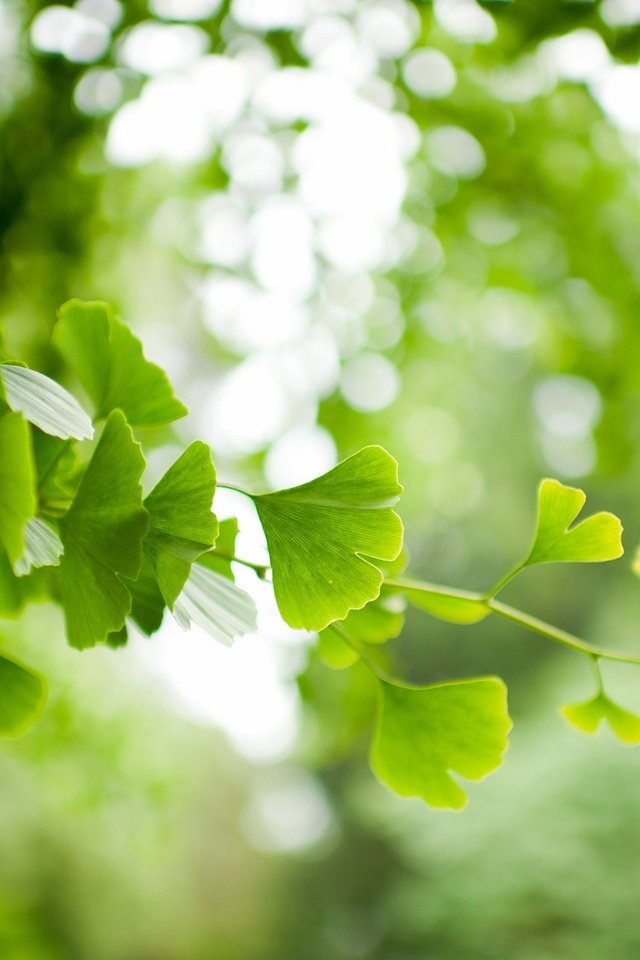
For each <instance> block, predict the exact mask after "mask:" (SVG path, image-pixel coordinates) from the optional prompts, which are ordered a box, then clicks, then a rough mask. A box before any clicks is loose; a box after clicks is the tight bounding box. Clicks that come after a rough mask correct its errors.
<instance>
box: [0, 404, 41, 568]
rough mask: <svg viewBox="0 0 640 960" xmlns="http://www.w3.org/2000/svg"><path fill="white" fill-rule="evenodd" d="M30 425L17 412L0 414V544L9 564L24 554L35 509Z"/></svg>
mask: <svg viewBox="0 0 640 960" xmlns="http://www.w3.org/2000/svg"><path fill="white" fill-rule="evenodd" d="M36 507H37V501H36V491H35V468H34V463H33V452H32V448H31V434H30V430H29V426H28V424H27V423H26V421H25V420H23V418H22V417H21V416H20V414H19V413H5V414H4V416H0V543H2V545H3V546H4V548H5V550H6V551H7V555H8V557H9V560H10V561H11V563H12V565H15V564H16V563H17V561H18V560H19V559H20V557H21V556H22V554H23V553H24V544H25V528H26V526H27V523H28V521H29V520H30V519H31V518H32V517H33V516H34V514H35V512H36Z"/></svg>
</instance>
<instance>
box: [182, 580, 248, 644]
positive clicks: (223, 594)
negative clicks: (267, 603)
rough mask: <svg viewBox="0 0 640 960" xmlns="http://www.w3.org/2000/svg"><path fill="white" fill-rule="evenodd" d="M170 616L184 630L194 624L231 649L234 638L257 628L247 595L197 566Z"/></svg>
mask: <svg viewBox="0 0 640 960" xmlns="http://www.w3.org/2000/svg"><path fill="white" fill-rule="evenodd" d="M173 615H174V617H175V619H176V620H177V622H178V623H179V624H180V626H181V627H182V629H183V630H189V629H190V627H191V624H192V623H195V624H197V626H199V627H201V628H202V629H203V630H205V631H206V633H208V634H209V636H210V637H213V639H214V640H218V641H219V642H220V643H224V644H225V646H231V644H232V643H233V641H234V639H235V637H240V636H243V635H244V634H246V633H254V632H255V630H256V627H257V614H256V607H255V604H254V602H253V600H252V599H251V597H250V596H249V594H248V593H245V591H244V590H240V588H239V587H236V585H235V583H232V582H231V581H230V580H228V579H227V578H226V577H224V576H221V575H220V574H219V573H216V571H215V570H209V569H208V568H207V567H203V566H201V564H199V563H194V564H193V566H192V567H191V573H190V574H189V579H188V580H187V582H186V583H185V585H184V590H183V591H182V593H181V594H180V596H179V597H178V599H177V600H176V602H175V604H174V608H173Z"/></svg>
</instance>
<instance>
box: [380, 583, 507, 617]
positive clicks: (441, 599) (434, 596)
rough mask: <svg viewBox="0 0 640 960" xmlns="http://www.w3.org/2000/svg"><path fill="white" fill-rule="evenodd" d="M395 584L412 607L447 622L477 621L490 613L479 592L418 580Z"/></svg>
mask: <svg viewBox="0 0 640 960" xmlns="http://www.w3.org/2000/svg"><path fill="white" fill-rule="evenodd" d="M396 585H397V586H398V587H399V588H400V589H402V591H403V593H404V594H405V596H406V598H407V600H408V601H409V603H411V604H413V606H414V607H419V608H420V610H426V612H427V613H430V614H431V615H432V616H434V617H438V619H440V620H446V621H447V622H448V623H460V624H469V623H479V621H480V620H484V618H485V617H488V616H489V614H490V613H491V611H490V610H489V608H488V607H487V605H486V604H485V602H484V601H483V600H482V598H481V597H480V596H479V594H476V593H468V592H467V591H466V590H452V589H449V588H448V587H441V586H436V585H435V584H433V583H421V582H420V581H418V580H402V581H399V582H398V583H397V584H396Z"/></svg>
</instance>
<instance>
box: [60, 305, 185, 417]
mask: <svg viewBox="0 0 640 960" xmlns="http://www.w3.org/2000/svg"><path fill="white" fill-rule="evenodd" d="M53 342H54V343H55V345H56V347H57V348H58V350H59V351H60V353H61V354H62V356H63V357H64V359H65V360H66V362H67V363H68V365H69V367H70V368H71V369H72V370H73V372H74V373H75V375H76V376H77V378H78V380H79V381H80V383H81V384H82V386H83V387H84V389H85V390H86V392H87V394H88V395H89V397H90V398H91V400H92V401H93V403H94V405H95V416H96V419H102V418H103V417H106V416H108V415H109V413H110V412H111V411H112V410H114V409H116V408H119V409H121V410H123V411H124V413H125V415H126V417H127V420H128V421H129V423H130V424H132V426H158V425H161V424H165V423H171V421H173V420H177V419H179V418H180V417H184V416H185V414H186V413H187V408H186V407H185V406H184V404H182V403H180V401H179V400H176V398H175V397H174V395H173V390H172V389H171V385H170V383H169V381H168V379H167V377H166V375H165V373H164V371H163V370H161V369H160V367H158V366H156V365H155V364H154V363H150V362H149V361H148V360H146V359H145V357H144V354H143V352H142V344H141V343H140V341H139V340H138V339H137V337H135V336H134V335H133V334H132V333H131V331H130V330H129V328H128V327H126V326H125V325H124V324H122V323H120V321H119V320H116V318H115V317H114V315H113V312H112V308H111V307H110V306H109V304H107V303H102V302H98V301H96V302H84V301H82V300H70V301H69V302H68V303H65V304H64V306H63V307H61V308H60V311H59V320H58V322H57V324H56V327H55V329H54V333H53Z"/></svg>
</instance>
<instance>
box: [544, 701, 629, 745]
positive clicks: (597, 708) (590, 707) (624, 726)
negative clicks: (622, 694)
mask: <svg viewBox="0 0 640 960" xmlns="http://www.w3.org/2000/svg"><path fill="white" fill-rule="evenodd" d="M561 711H562V714H563V715H564V717H565V718H566V719H567V720H568V721H569V723H571V724H572V725H573V726H574V727H577V729H578V730H581V731H582V732H583V733H590V734H593V733H595V732H596V730H597V729H598V727H599V726H600V723H601V722H602V721H603V720H605V721H606V722H607V723H608V724H609V726H610V727H611V729H612V730H613V732H614V733H615V735H616V737H618V739H619V740H622V742H623V743H626V744H629V745H630V746H631V745H633V744H637V743H640V717H639V716H636V714H635V713H631V712H630V711H629V710H625V709H624V708H623V707H619V706H618V704H617V703H614V702H613V700H610V699H609V697H607V696H606V694H604V693H599V694H597V695H596V696H595V697H593V699H591V700H586V701H585V702H584V703H572V704H569V705H568V706H566V707H562V708H561Z"/></svg>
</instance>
